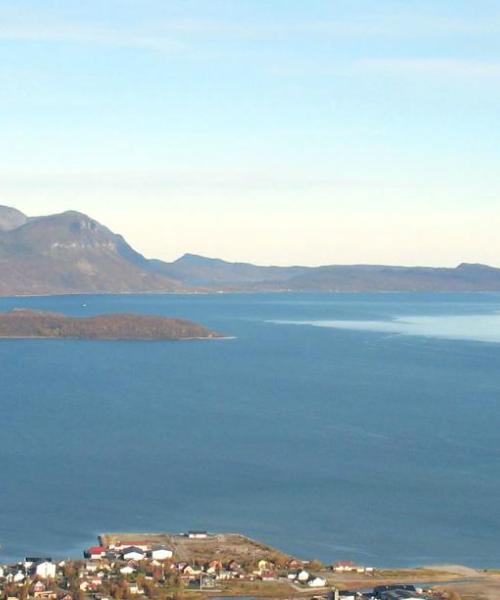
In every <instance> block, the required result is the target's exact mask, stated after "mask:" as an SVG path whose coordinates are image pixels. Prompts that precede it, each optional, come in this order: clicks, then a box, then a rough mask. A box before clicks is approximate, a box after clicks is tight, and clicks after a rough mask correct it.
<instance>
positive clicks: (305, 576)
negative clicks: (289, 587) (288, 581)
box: [297, 569, 310, 583]
mask: <svg viewBox="0 0 500 600" xmlns="http://www.w3.org/2000/svg"><path fill="white" fill-rule="evenodd" d="M309 577H310V575H309V572H308V571H306V570H305V569H302V571H299V572H298V573H297V579H298V581H300V583H307V582H308V581H309Z"/></svg>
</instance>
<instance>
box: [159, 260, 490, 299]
mask: <svg viewBox="0 0 500 600" xmlns="http://www.w3.org/2000/svg"><path fill="white" fill-rule="evenodd" d="M151 263H152V265H151V267H150V268H155V269H156V268H158V272H161V273H164V274H165V275H169V276H171V277H175V278H176V279H178V280H181V281H183V282H184V283H185V284H191V285H204V286H207V287H212V288H216V289H222V290H243V291H285V290H286V291H295V292H317V291H319V292H321V291H323V292H397V291H400V292H426V291H428V292H432V291H434V292H445V291H450V292H452V291H456V292H459V291H460V292H478V291H500V269H495V268H493V267H488V266H486V265H480V264H461V265H459V266H458V267H455V268H431V267H394V266H384V265H345V266H344V265H331V266H324V267H297V266H295V267H260V266H256V265H252V264H248V263H229V262H226V261H223V260H219V259H213V258H205V257H202V256H195V255H192V254H185V255H184V256H182V257H181V258H180V259H178V260H176V261H175V262H173V263H161V262H160V261H151ZM156 263H158V264H156Z"/></svg>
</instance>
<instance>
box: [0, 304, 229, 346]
mask: <svg viewBox="0 0 500 600" xmlns="http://www.w3.org/2000/svg"><path fill="white" fill-rule="evenodd" d="M220 337H221V336H220V335H219V334H218V333H216V332H214V331H210V330H209V329H207V328H206V327H203V326H202V325H198V324H197V323H193V322H191V321H186V320H184V319H174V318H169V317H160V316H151V315H133V314H121V313H116V314H106V315H97V316H92V317H69V316H67V315H63V314H60V313H53V312H46V311H39V310H29V309H14V310H11V311H10V312H5V313H0V338H75V339H102V340H109V339H112V340H186V339H194V338H206V339H210V338H220Z"/></svg>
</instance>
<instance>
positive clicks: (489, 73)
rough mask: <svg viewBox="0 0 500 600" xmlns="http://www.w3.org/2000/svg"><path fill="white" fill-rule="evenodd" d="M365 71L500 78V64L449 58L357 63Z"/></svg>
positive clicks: (368, 60) (372, 59) (382, 59)
mask: <svg viewBox="0 0 500 600" xmlns="http://www.w3.org/2000/svg"><path fill="white" fill-rule="evenodd" d="M355 65H356V67H358V68H361V69H363V70H369V71H374V72H382V73H388V74H393V75H438V76H452V77H487V78H491V77H499V76H500V62H488V61H477V60H460V59H448V58H395V59H392V58H369V59H364V60H360V61H357V62H356V63H355Z"/></svg>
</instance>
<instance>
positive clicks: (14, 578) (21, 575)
mask: <svg viewBox="0 0 500 600" xmlns="http://www.w3.org/2000/svg"><path fill="white" fill-rule="evenodd" d="M25 579H26V577H25V575H24V573H23V572H22V571H17V573H14V575H13V576H12V581H13V582H14V583H21V581H24V580H25Z"/></svg>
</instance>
